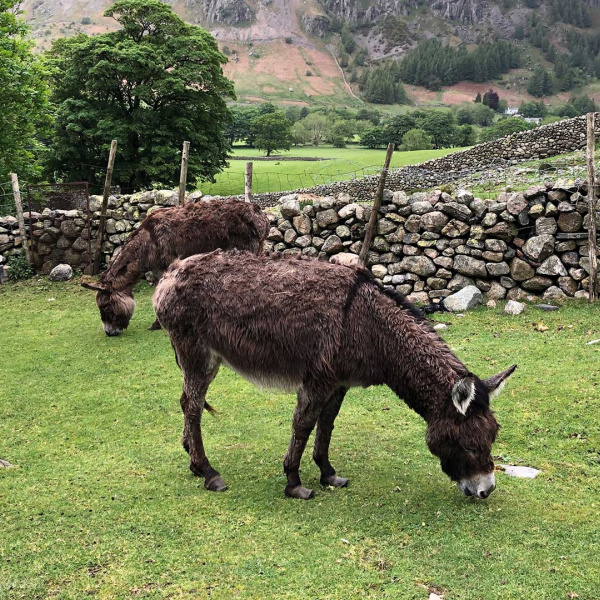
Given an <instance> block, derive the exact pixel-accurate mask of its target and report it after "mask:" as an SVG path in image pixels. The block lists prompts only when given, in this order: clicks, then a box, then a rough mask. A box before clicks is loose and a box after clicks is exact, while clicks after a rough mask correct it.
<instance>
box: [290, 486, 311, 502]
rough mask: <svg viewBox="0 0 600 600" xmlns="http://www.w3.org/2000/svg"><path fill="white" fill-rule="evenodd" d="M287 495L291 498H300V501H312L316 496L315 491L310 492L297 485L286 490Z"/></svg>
mask: <svg viewBox="0 0 600 600" xmlns="http://www.w3.org/2000/svg"><path fill="white" fill-rule="evenodd" d="M285 495H286V496H288V497H290V498H299V499H300V500H310V499H311V498H312V497H313V496H314V495H315V491H314V490H309V489H308V488H305V487H302V486H301V485H297V486H295V487H290V486H289V485H288V486H287V487H286V488H285Z"/></svg>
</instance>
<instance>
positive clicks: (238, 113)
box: [224, 106, 259, 146]
mask: <svg viewBox="0 0 600 600" xmlns="http://www.w3.org/2000/svg"><path fill="white" fill-rule="evenodd" d="M231 116H232V117H233V118H232V120H231V121H230V122H229V123H227V125H226V127H225V132H224V133H225V136H226V137H227V139H228V140H229V143H230V144H231V145H233V144H235V142H237V141H238V140H244V141H245V142H246V143H247V144H248V145H249V146H253V144H254V132H253V130H252V126H251V124H252V120H253V119H255V118H256V117H258V116H259V112H258V108H256V107H255V106H234V107H232V108H231Z"/></svg>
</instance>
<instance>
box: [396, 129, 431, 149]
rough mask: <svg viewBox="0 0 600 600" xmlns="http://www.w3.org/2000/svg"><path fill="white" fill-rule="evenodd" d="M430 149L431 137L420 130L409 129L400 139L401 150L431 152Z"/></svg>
mask: <svg viewBox="0 0 600 600" xmlns="http://www.w3.org/2000/svg"><path fill="white" fill-rule="evenodd" d="M432 147H433V144H432V143H431V136H429V135H427V132H425V131H423V130H422V129H411V130H410V131H407V132H406V133H405V134H404V136H403V137H402V149H403V150H407V151H411V150H431V148H432Z"/></svg>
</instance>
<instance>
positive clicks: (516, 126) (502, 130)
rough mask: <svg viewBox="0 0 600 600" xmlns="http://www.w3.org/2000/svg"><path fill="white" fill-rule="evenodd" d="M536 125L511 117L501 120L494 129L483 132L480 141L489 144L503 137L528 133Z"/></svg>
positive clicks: (489, 128)
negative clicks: (522, 132)
mask: <svg viewBox="0 0 600 600" xmlns="http://www.w3.org/2000/svg"><path fill="white" fill-rule="evenodd" d="M535 127H536V126H535V125H534V124H532V123H527V122H526V121H524V120H523V119H519V118H517V117H510V118H508V119H501V120H500V121H498V122H497V123H495V124H494V125H493V126H492V127H488V128H487V129H484V130H483V131H482V132H481V135H480V136H479V139H480V141H481V142H489V141H491V140H496V139H498V138H501V137H505V136H507V135H510V134H511V133H518V132H520V131H528V130H529V129H535Z"/></svg>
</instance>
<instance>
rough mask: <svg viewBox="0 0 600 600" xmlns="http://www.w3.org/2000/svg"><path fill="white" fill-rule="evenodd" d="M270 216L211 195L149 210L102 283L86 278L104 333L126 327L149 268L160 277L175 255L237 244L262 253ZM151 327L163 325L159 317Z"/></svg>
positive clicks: (250, 206)
mask: <svg viewBox="0 0 600 600" xmlns="http://www.w3.org/2000/svg"><path fill="white" fill-rule="evenodd" d="M268 232H269V221H268V219H267V217H266V215H265V214H264V213H263V212H262V211H261V209H260V208H259V207H258V206H257V205H256V204H248V203H245V202H240V201H236V200H211V201H205V202H199V203H197V204H188V205H186V206H177V207H173V208H164V209H160V210H157V211H155V212H153V213H151V214H150V215H148V216H147V217H146V218H145V219H144V220H143V221H142V223H141V225H140V227H139V229H137V231H135V232H134V233H133V234H132V235H131V237H130V238H129V240H128V241H127V243H126V244H125V246H123V249H122V250H121V252H120V253H119V254H118V255H117V256H116V257H115V258H114V260H113V261H112V262H111V263H110V265H109V267H108V269H107V270H106V271H105V272H104V273H103V275H102V277H101V278H100V283H97V284H96V283H82V285H83V287H85V288H88V289H91V290H94V291H96V292H97V294H96V303H97V304H98V308H99V309H100V318H101V319H102V324H103V326H104V331H105V333H106V335H109V336H114V335H120V334H121V333H122V332H123V330H124V329H127V326H128V325H129V321H130V320H131V317H132V316H133V311H134V310H135V302H134V300H133V286H134V285H135V284H136V283H137V282H138V281H139V280H140V279H141V277H142V276H143V275H144V273H145V272H146V271H152V272H153V273H154V275H155V277H156V278H157V279H158V278H159V277H160V276H162V273H163V272H164V270H165V269H166V268H167V267H168V266H169V265H170V264H171V263H172V262H173V261H174V260H175V259H176V258H185V257H187V256H191V255H192V254H200V253H202V252H211V251H213V250H216V249H217V248H222V249H223V250H230V249H233V248H238V249H240V250H249V251H250V252H254V253H256V254H258V253H259V252H261V251H262V247H263V244H264V241H265V239H266V237H267V234H268ZM150 329H160V323H159V322H158V320H156V321H155V322H154V323H153V324H152V325H151V326H150Z"/></svg>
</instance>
